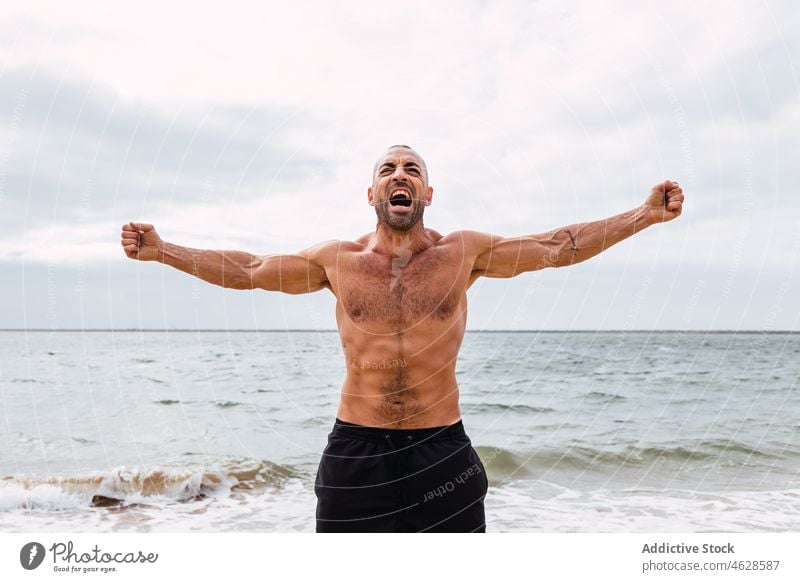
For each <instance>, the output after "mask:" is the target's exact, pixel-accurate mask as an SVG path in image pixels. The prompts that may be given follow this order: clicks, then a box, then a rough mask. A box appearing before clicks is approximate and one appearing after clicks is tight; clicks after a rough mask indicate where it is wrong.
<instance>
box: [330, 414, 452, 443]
mask: <svg viewBox="0 0 800 582" xmlns="http://www.w3.org/2000/svg"><path fill="white" fill-rule="evenodd" d="M333 434H336V435H341V436H347V437H350V438H354V439H359V440H365V441H373V442H385V441H386V437H387V436H388V437H389V438H390V439H391V440H392V441H394V442H404V443H405V442H407V441H408V440H409V437H410V441H411V442H414V443H420V442H431V441H441V440H449V439H454V438H467V433H466V432H465V431H464V422H463V421H462V420H460V419H459V421H458V422H456V423H454V424H450V425H445V426H434V427H429V428H381V427H378V426H364V425H361V424H353V423H352V422H347V421H344V420H341V419H340V418H338V417H337V418H336V421H335V422H334V423H333Z"/></svg>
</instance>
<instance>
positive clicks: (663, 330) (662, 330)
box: [0, 327, 800, 334]
mask: <svg viewBox="0 0 800 582" xmlns="http://www.w3.org/2000/svg"><path fill="white" fill-rule="evenodd" d="M0 331H35V332H41V331H48V332H62V331H89V332H96V331H124V332H131V331H139V332H154V331H161V332H166V331H174V332H190V331H193V332H208V331H227V332H236V333H243V332H259V333H278V332H280V333H286V332H315V333H338V331H339V330H338V329H335V328H333V329H311V328H309V329H303V328H284V329H280V328H269V329H246V328H237V329H227V328H199V329H196V328H179V327H176V328H155V327H153V328H138V327H119V328H109V327H97V328H58V329H48V328H42V327H32V328H11V327H9V328H0ZM612 332H624V333H674V332H680V333H744V334H754V333H767V334H769V333H775V334H794V333H798V334H800V330H798V331H795V330H791V329H669V328H659V329H466V330H465V333H612Z"/></svg>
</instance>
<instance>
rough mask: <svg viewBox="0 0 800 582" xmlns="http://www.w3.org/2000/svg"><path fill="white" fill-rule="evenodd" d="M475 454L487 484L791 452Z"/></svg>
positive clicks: (690, 449) (726, 444)
mask: <svg viewBox="0 0 800 582" xmlns="http://www.w3.org/2000/svg"><path fill="white" fill-rule="evenodd" d="M475 450H476V451H477V452H478V455H479V456H480V457H481V460H482V462H483V464H484V466H485V467H486V471H487V472H488V474H489V479H490V481H494V482H502V481H506V480H508V479H524V478H526V477H531V476H534V475H541V474H542V473H543V472H546V471H552V470H557V471H561V470H579V471H609V470H611V471H615V470H617V469H619V468H620V467H628V468H631V467H634V468H642V467H648V466H652V465H656V464H660V463H672V464H681V465H691V464H694V463H703V464H704V465H708V464H710V463H714V462H716V463H719V464H725V465H744V464H745V463H748V464H752V463H753V460H754V459H755V460H756V461H766V462H767V465H769V466H772V465H774V464H775V463H776V462H777V461H780V460H786V459H787V457H791V456H797V455H794V454H793V453H791V452H788V451H785V450H782V451H770V450H767V449H761V448H757V447H753V446H750V445H747V444H745V443H740V442H735V441H723V440H719V441H701V442H698V443H697V444H696V445H694V446H686V445H674V446H671V445H665V446H650V447H638V446H634V445H629V446H627V447H624V448H620V449H617V450H609V449H599V448H594V447H587V446H580V445H576V446H570V447H565V448H541V449H536V450H532V451H512V450H508V449H505V448H502V447H486V446H476V447H475Z"/></svg>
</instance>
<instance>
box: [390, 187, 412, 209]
mask: <svg viewBox="0 0 800 582" xmlns="http://www.w3.org/2000/svg"><path fill="white" fill-rule="evenodd" d="M389 204H390V205H392V206H405V207H409V206H411V192H409V191H408V190H406V189H404V188H397V189H396V190H395V191H394V192H392V194H391V196H390V197H389Z"/></svg>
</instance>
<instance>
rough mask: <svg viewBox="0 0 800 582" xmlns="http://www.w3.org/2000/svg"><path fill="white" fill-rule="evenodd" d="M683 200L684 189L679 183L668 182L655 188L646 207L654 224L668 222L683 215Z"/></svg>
mask: <svg viewBox="0 0 800 582" xmlns="http://www.w3.org/2000/svg"><path fill="white" fill-rule="evenodd" d="M683 198H684V197H683V189H682V188H681V187H680V186H678V183H677V182H673V181H671V180H666V181H664V182H661V183H660V184H656V185H655V186H653V189H652V190H650V196H648V197H647V200H645V202H644V206H645V207H646V208H647V209H648V210H649V213H650V218H651V219H652V220H653V222H667V221H668V220H672V219H673V218H678V216H680V215H681V210H683Z"/></svg>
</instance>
